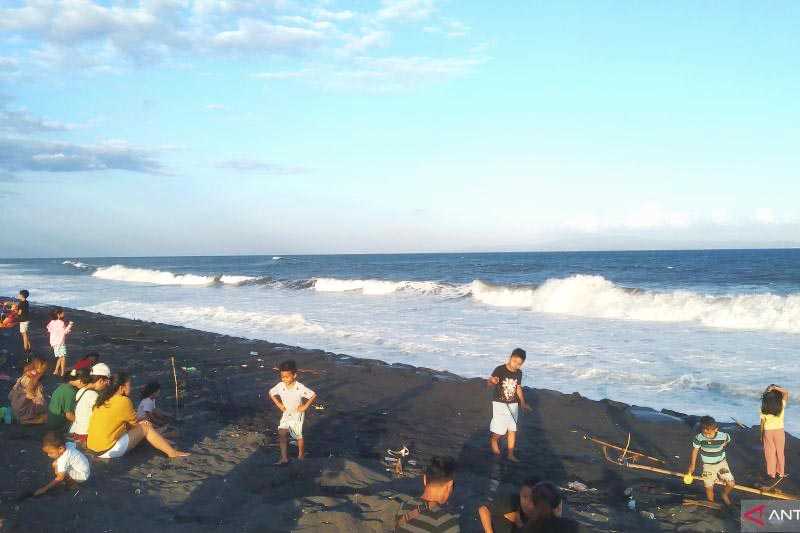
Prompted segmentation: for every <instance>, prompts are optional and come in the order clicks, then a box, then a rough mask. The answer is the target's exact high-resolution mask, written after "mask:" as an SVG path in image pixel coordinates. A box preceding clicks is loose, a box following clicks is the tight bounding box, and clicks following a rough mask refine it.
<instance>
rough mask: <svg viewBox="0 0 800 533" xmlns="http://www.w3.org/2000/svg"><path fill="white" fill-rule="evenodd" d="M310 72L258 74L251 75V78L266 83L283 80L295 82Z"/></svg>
mask: <svg viewBox="0 0 800 533" xmlns="http://www.w3.org/2000/svg"><path fill="white" fill-rule="evenodd" d="M309 73H310V71H308V70H294V71H285V72H258V73H256V74H253V77H254V78H256V79H259V80H267V81H283V80H295V79H299V78H305V77H307V76H308V75H309Z"/></svg>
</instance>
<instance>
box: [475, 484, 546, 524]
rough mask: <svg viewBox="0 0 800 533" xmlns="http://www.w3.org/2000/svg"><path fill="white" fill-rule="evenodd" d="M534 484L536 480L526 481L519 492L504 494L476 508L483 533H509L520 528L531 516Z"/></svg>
mask: <svg viewBox="0 0 800 533" xmlns="http://www.w3.org/2000/svg"><path fill="white" fill-rule="evenodd" d="M536 483H538V480H536V479H527V480H525V481H524V482H523V483H522V487H520V489H519V491H514V492H504V493H502V494H500V495H499V496H498V497H497V498H495V499H494V501H493V502H489V503H485V504H483V505H481V506H480V507H478V517H479V518H480V521H481V526H483V531H484V533H511V532H513V531H517V530H518V529H519V528H522V527H523V526H524V525H525V523H526V522H528V521H529V520H530V519H531V517H532V516H533V511H534V504H533V488H534V487H535V486H536Z"/></svg>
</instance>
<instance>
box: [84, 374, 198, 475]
mask: <svg viewBox="0 0 800 533" xmlns="http://www.w3.org/2000/svg"><path fill="white" fill-rule="evenodd" d="M130 393H131V378H130V376H129V375H128V374H126V373H125V372H115V373H114V374H113V375H112V376H111V383H110V384H109V386H108V387H107V388H106V389H105V390H103V391H102V392H101V393H100V396H99V397H98V398H97V403H96V404H95V406H94V410H93V411H92V417H91V419H90V420H89V437H88V439H86V447H87V448H88V449H89V450H90V451H92V452H94V453H96V454H97V455H98V456H99V457H100V458H101V459H115V458H117V457H122V456H123V455H125V453H126V452H128V451H129V450H132V449H133V448H135V447H136V446H137V445H138V444H139V443H140V442H142V440H147V442H149V443H150V445H151V446H153V448H155V449H157V450H159V451H161V452H163V453H165V454H166V455H167V457H169V458H170V459H175V458H177V457H186V456H188V455H189V453H187V452H182V451H178V450H176V449H175V448H173V447H172V445H171V444H170V443H169V441H167V440H166V439H165V438H164V437H162V436H161V434H160V433H159V432H158V431H156V429H155V428H154V427H153V424H152V423H150V422H147V421H144V422H139V421H137V420H136V411H135V410H134V409H133V402H132V401H131V400H130V398H129V397H128V396H129V395H130Z"/></svg>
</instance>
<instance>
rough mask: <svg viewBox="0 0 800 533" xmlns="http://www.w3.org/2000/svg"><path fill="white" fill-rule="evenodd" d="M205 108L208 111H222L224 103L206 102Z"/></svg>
mask: <svg viewBox="0 0 800 533" xmlns="http://www.w3.org/2000/svg"><path fill="white" fill-rule="evenodd" d="M206 109H208V110H209V111H224V110H225V109H226V108H225V105H224V104H208V105H207V106H206Z"/></svg>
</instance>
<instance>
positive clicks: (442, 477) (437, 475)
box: [425, 456, 456, 483]
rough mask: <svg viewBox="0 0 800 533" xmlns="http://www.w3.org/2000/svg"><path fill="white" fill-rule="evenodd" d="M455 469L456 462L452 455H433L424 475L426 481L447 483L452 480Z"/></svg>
mask: <svg viewBox="0 0 800 533" xmlns="http://www.w3.org/2000/svg"><path fill="white" fill-rule="evenodd" d="M455 471H456V462H455V460H454V459H453V458H452V457H440V456H433V457H431V462H430V464H428V468H426V469H425V477H426V478H427V479H428V483H447V482H448V481H452V480H453V473H454V472H455Z"/></svg>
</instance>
